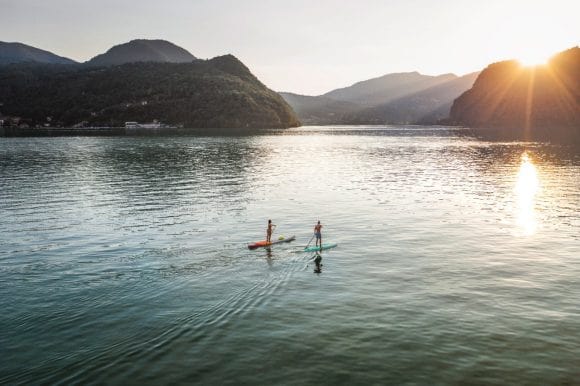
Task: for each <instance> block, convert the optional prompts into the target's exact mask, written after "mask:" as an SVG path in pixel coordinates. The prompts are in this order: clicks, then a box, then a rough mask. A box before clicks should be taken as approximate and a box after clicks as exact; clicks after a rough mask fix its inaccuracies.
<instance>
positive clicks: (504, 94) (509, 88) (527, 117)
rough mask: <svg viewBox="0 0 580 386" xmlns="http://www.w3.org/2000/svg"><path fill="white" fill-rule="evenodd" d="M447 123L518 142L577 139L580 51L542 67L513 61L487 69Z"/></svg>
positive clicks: (561, 55) (568, 52) (559, 56)
mask: <svg viewBox="0 0 580 386" xmlns="http://www.w3.org/2000/svg"><path fill="white" fill-rule="evenodd" d="M449 119H450V123H452V124H459V125H464V126H467V127H472V128H488V129H501V130H500V131H498V132H497V134H498V135H500V136H512V137H517V138H523V139H538V138H555V137H570V136H573V137H575V138H576V139H580V48H578V47H574V48H571V49H569V50H566V51H563V52H561V53H559V54H557V55H555V56H554V57H553V58H552V59H551V60H550V62H549V63H548V64H547V65H546V66H536V67H531V68H530V67H524V66H522V65H521V64H520V63H518V62H517V61H515V60H510V61H503V62H498V63H494V64H491V65H489V66H488V67H487V68H486V69H485V70H483V71H482V72H481V74H480V75H479V77H478V78H477V80H476V82H475V84H474V85H473V87H472V88H471V89H470V90H468V91H466V92H465V93H463V94H462V95H461V96H459V97H458V98H457V99H456V100H455V102H454V103H453V106H452V108H451V113H450V118H449Z"/></svg>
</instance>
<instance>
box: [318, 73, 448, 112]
mask: <svg viewBox="0 0 580 386" xmlns="http://www.w3.org/2000/svg"><path fill="white" fill-rule="evenodd" d="M455 78H456V76H455V75H453V74H445V75H439V76H429V75H422V74H420V73H418V72H416V71H415V72H403V73H395V74H387V75H383V76H381V77H378V78H373V79H369V80H365V81H362V82H358V83H355V84H353V85H352V86H349V87H345V88H339V89H336V90H333V91H330V92H327V93H326V94H324V95H323V96H325V97H327V98H330V99H334V100H338V101H347V102H354V103H357V104H360V105H362V106H368V107H370V106H376V105H379V104H384V103H388V102H390V101H392V100H395V99H397V98H400V97H402V96H404V95H409V94H412V93H415V92H418V91H421V90H424V89H426V88H429V87H432V86H435V85H437V84H440V83H444V82H447V81H449V80H452V79H455Z"/></svg>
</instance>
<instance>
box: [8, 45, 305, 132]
mask: <svg viewBox="0 0 580 386" xmlns="http://www.w3.org/2000/svg"><path fill="white" fill-rule="evenodd" d="M0 116H4V117H19V118H20V120H21V121H24V122H27V123H28V124H30V125H38V124H45V123H46V122H47V121H48V122H50V124H51V125H60V126H71V125H75V124H78V123H80V122H83V121H84V122H86V124H88V125H91V126H101V125H102V126H122V125H123V124H124V122H126V121H138V122H150V121H153V120H159V121H161V122H164V123H169V124H182V125H184V126H185V127H192V128H214V127H215V128H225V127H233V128H243V127H253V128H284V127H291V126H297V125H298V124H299V122H298V119H297V118H296V116H295V114H294V112H293V111H292V109H291V108H290V107H289V106H288V104H286V102H285V101H284V100H283V99H282V98H281V97H280V96H279V95H278V94H277V93H275V92H273V91H272V90H270V89H268V88H267V87H266V86H264V85H263V84H262V83H261V82H260V81H259V80H258V79H257V78H256V77H255V76H254V75H252V73H251V72H250V71H249V70H248V68H247V67H246V66H245V65H244V64H243V63H241V62H240V61H239V60H238V59H236V58H235V57H234V56H232V55H225V56H220V57H216V58H213V59H210V60H195V61H194V62H191V63H151V62H147V63H127V64H123V65H120V66H108V67H90V66H67V65H40V64H18V65H8V66H2V67H0Z"/></svg>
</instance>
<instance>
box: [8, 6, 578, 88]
mask: <svg viewBox="0 0 580 386" xmlns="http://www.w3.org/2000/svg"><path fill="white" fill-rule="evenodd" d="M579 15H580V1H579V0H481V1H472V0H439V1H437V0H404V1H403V0H401V1H394V0H382V1H379V0H357V1H354V0H334V1H331V0H318V1H316V0H315V1H307V0H241V1H240V0H238V1H233V0H165V1H154V0H140V1H129V0H99V1H96V0H0V41H5V42H21V43H25V44H28V45H31V46H34V47H38V48H41V49H45V50H48V51H51V52H54V53H55V54H57V55H61V56H65V57H69V58H71V59H74V60H77V61H86V60H88V59H90V58H92V57H93V56H95V55H97V54H100V53H103V52H105V51H106V50H108V49H109V48H110V47H112V46H113V45H116V44H121V43H125V42H127V41H130V40H132V39H165V40H169V41H171V42H173V43H175V44H177V45H179V46H181V47H183V48H185V49H187V50H188V51H190V52H191V53H192V54H193V55H195V56H196V57H198V58H204V59H205V58H212V57H214V56H218V55H224V54H228V53H229V54H233V55H235V56H236V57H237V58H238V59H240V60H241V61H242V62H244V63H245V64H246V65H247V66H248V67H249V68H250V70H251V71H252V72H253V73H254V74H255V75H256V76H257V77H258V78H259V79H260V80H261V81H262V82H263V83H265V84H266V85H267V86H268V87H270V88H272V89H274V90H276V91H290V92H296V93H300V94H306V95H319V94H322V93H325V92H327V91H330V90H332V89H335V88H339V87H346V86H349V85H351V84H353V83H355V82H358V81H361V80H365V79H369V78H374V77H377V76H381V75H384V74H387V73H393V72H408V71H419V72H420V73H423V74H427V75H438V74H443V73H454V74H457V75H464V74H467V73H470V72H473V71H478V70H481V69H483V68H485V66H487V65H488V64H490V63H493V62H497V61H500V60H506V59H520V60H522V61H524V62H526V63H530V64H534V63H535V62H539V61H542V60H544V59H546V58H547V57H549V56H550V55H551V54H554V53H556V52H559V51H562V50H564V49H566V48H570V47H573V46H577V45H579V44H580V22H579V20H580V16H579Z"/></svg>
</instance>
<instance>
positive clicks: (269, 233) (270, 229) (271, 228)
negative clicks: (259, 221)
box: [266, 220, 276, 243]
mask: <svg viewBox="0 0 580 386" xmlns="http://www.w3.org/2000/svg"><path fill="white" fill-rule="evenodd" d="M274 228H276V225H274V224H272V220H268V229H266V241H267V242H269V243H271V242H272V241H271V240H270V239H271V238H272V232H274Z"/></svg>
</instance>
